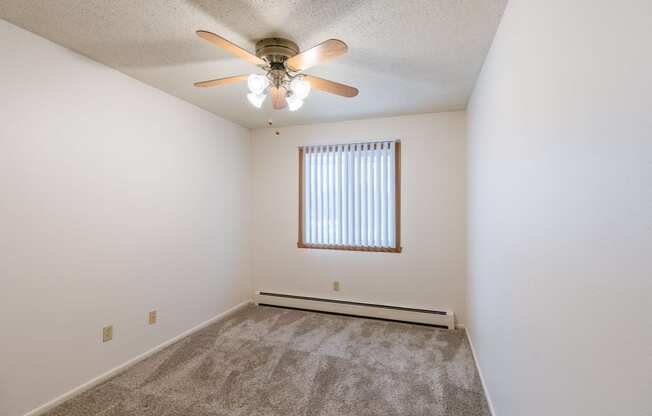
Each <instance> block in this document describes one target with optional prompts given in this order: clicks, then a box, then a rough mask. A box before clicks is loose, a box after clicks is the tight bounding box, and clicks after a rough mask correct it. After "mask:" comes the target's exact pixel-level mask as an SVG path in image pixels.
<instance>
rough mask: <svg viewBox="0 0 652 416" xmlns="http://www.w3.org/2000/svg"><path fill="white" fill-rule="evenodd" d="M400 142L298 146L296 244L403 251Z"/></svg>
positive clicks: (346, 248) (347, 248) (303, 246)
mask: <svg viewBox="0 0 652 416" xmlns="http://www.w3.org/2000/svg"><path fill="white" fill-rule="evenodd" d="M400 146H401V144H400V142H398V141H384V142H372V143H352V144H339V145H315V146H304V147H300V148H299V241H298V243H297V246H298V247H300V248H324V249H335V250H358V251H384V252H394V253H400V251H401V244H400V241H401V239H400V231H401V227H400V217H401V215H400V213H401V212H400V209H401V206H400V194H401V191H400V182H401V181H400V178H401V175H400V166H401V164H400V160H401V156H400V155H401V147H400Z"/></svg>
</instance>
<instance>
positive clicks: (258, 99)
mask: <svg viewBox="0 0 652 416" xmlns="http://www.w3.org/2000/svg"><path fill="white" fill-rule="evenodd" d="M266 97H267V95H265V94H256V93H253V92H250V93H249V94H247V99H248V100H249V102H250V103H251V105H253V106H254V107H256V108H260V107H262V106H263V101H265V98H266Z"/></svg>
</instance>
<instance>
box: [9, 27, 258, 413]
mask: <svg viewBox="0 0 652 416" xmlns="http://www.w3.org/2000/svg"><path fill="white" fill-rule="evenodd" d="M0 51H1V52H0V53H1V55H2V58H1V59H2V64H1V65H0V273H1V274H0V279H1V280H0V414H2V415H3V416H17V415H21V414H23V413H24V412H27V411H28V410H30V409H33V408H35V407H37V406H39V405H41V404H43V403H44V402H47V401H49V400H51V399H53V398H54V397H56V396H58V395H60V394H62V393H64V392H67V391H68V390H70V389H72V388H73V387H76V386H78V385H80V384H82V383H84V382H86V381H88V380H90V379H92V378H94V377H96V376H98V375H99V374H101V373H103V372H105V371H107V370H109V369H111V368H113V367H115V366H117V365H119V364H122V363H124V362H125V361H127V360H128V359H130V358H133V357H135V356H137V355H138V354H140V353H142V352H144V351H146V350H148V349H150V348H152V347H154V346H156V345H158V344H160V343H161V342H163V341H165V340H168V339H170V338H172V337H174V336H175V335H177V334H179V333H181V332H183V331H185V330H187V329H189V328H191V327H193V326H195V325H197V324H199V323H201V322H203V321H205V320H207V319H209V318H211V317H213V316H215V315H216V314H218V313H219V312H221V311H224V310H226V309H228V308H229V307H232V306H234V305H235V304H237V303H240V302H242V301H243V300H245V299H247V298H249V297H250V294H251V287H250V283H249V278H250V277H249V258H248V257H249V253H250V251H249V248H248V242H247V239H248V234H247V232H246V227H247V221H248V218H249V210H248V207H249V201H248V195H249V184H250V169H249V157H250V142H249V140H250V138H249V132H248V131H247V130H246V129H244V128H241V127H239V126H236V125H234V124H232V123H230V122H227V121H224V120H222V119H220V118H218V117H216V116H214V115H212V114H209V113H207V112H205V111H203V110H200V109H198V108H196V107H194V106H192V105H190V104H187V103H185V102H182V101H180V100H178V99H176V98H173V97H171V96H169V95H166V94H164V93H162V92H160V91H158V90H156V89H153V88H151V87H149V86H146V85H144V84H142V83H140V82H138V81H135V80H133V79H131V78H128V77H127V76H125V75H122V74H120V73H118V72H116V71H114V70H112V69H109V68H107V67H105V66H102V65H100V64H98V63H96V62H93V61H90V60H88V59H86V58H84V57H82V56H79V55H77V54H75V53H73V52H71V51H69V50H66V49H64V48H62V47H59V46H57V45H55V44H53V43H51V42H49V41H47V40H44V39H42V38H39V37H36V36H35V35H32V34H30V33H28V32H26V31H23V30H22V29H18V28H17V27H15V26H12V25H10V24H8V23H6V22H5V21H2V20H0ZM243 230H244V231H243ZM152 309H157V310H158V313H159V323H158V324H157V325H155V326H152V327H149V326H147V313H148V311H149V310H152ZM107 324H113V325H114V340H113V341H112V342H109V343H106V344H102V343H101V328H102V326H104V325H107Z"/></svg>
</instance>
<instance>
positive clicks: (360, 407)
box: [47, 305, 490, 416]
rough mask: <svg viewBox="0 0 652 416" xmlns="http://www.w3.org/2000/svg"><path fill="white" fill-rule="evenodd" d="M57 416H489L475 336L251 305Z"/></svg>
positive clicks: (78, 400) (60, 410) (83, 396)
mask: <svg viewBox="0 0 652 416" xmlns="http://www.w3.org/2000/svg"><path fill="white" fill-rule="evenodd" d="M47 415H48V416H64V415H65V416H150V415H151V416H209V415H210V416H226V415H228V416H240V415H242V416H244V415H260V416H326V415H328V416H335V415H338V416H340V415H351V416H353V415H355V416H372V415H373V416H381V415H382V416H393V415H396V416H399V415H400V416H421V415H423V416H425V415H428V416H453V415H454V416H489V415H490V413H489V410H488V407H487V404H486V401H485V398H484V394H483V392H482V387H481V384H480V380H479V377H478V373H477V370H476V367H475V363H474V361H473V356H472V355H471V350H470V348H469V344H468V341H467V339H466V336H465V334H464V331H463V330H453V331H451V330H446V329H437V328H432V327H428V326H420V325H412V324H404V323H396V322H386V321H378V320H371V319H364V318H353V317H345V316H338V315H328V314H322V313H316V312H305V311H297V310H291V309H281V308H274V307H266V306H258V307H256V306H253V305H250V306H247V307H245V308H243V309H240V310H239V311H237V312H235V313H233V314H232V315H230V316H228V317H226V318H224V319H223V320H221V321H219V322H216V323H214V324H212V325H210V326H208V327H206V328H204V329H202V330H200V331H198V332H196V333H194V334H193V335H191V336H189V337H187V338H184V339H182V340H180V341H179V342H177V343H175V344H173V345H171V346H169V347H167V348H165V349H164V350H162V351H160V352H158V353H156V354H154V355H152V356H151V357H149V358H148V359H146V360H144V361H141V362H140V363H138V364H136V365H134V366H132V367H130V368H129V369H128V370H126V371H125V372H123V373H121V374H119V375H117V376H115V377H113V378H112V379H110V380H108V381H106V382H104V383H102V384H100V385H98V386H96V387H94V388H93V389H91V390H89V391H87V392H85V393H82V394H81V395H79V396H77V397H75V398H73V399H71V400H69V401H67V402H65V403H63V404H61V405H60V406H58V407H57V408H55V409H53V410H51V411H50V412H48V413H47Z"/></svg>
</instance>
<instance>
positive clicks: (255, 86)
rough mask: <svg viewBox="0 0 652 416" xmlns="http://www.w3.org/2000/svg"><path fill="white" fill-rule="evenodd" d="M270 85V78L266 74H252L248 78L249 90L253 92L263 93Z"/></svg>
mask: <svg viewBox="0 0 652 416" xmlns="http://www.w3.org/2000/svg"><path fill="white" fill-rule="evenodd" d="M268 85H269V80H268V79H267V77H266V76H265V75H258V74H251V75H249V77H248V78H247V86H248V87H249V91H251V92H253V93H254V94H257V95H260V94H262V93H263V92H264V91H265V89H266V88H267V86H268ZM261 103H262V101H261Z"/></svg>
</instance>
